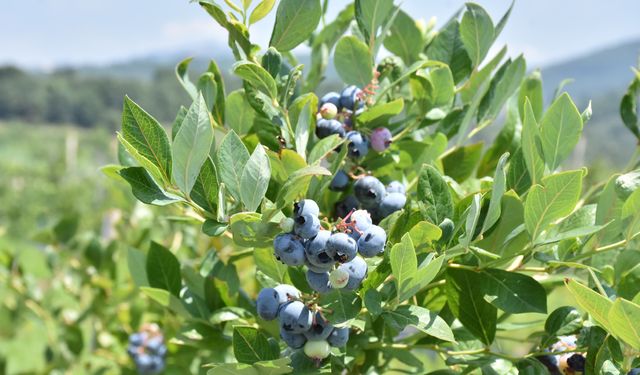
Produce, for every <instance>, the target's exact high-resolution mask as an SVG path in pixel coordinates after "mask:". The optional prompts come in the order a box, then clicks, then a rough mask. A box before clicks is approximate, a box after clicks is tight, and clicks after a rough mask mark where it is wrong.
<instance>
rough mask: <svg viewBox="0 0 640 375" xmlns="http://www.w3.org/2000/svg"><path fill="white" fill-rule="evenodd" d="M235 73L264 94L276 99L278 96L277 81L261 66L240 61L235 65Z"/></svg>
mask: <svg viewBox="0 0 640 375" xmlns="http://www.w3.org/2000/svg"><path fill="white" fill-rule="evenodd" d="M233 73H234V74H235V75H237V76H238V77H240V78H242V79H243V80H244V81H245V82H247V83H249V84H250V85H251V86H253V87H255V88H256V89H258V90H259V91H261V92H262V93H264V94H266V95H268V96H269V97H270V98H271V99H275V98H276V97H277V95H278V88H277V86H276V81H274V79H273V77H271V74H269V72H267V71H266V70H265V69H264V68H263V67H261V66H260V65H258V64H256V63H254V62H251V61H238V62H237V63H235V64H234V65H233Z"/></svg>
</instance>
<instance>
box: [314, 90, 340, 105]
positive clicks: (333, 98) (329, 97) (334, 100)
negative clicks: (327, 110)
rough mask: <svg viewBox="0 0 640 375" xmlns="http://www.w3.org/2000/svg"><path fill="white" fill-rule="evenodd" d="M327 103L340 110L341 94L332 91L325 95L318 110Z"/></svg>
mask: <svg viewBox="0 0 640 375" xmlns="http://www.w3.org/2000/svg"><path fill="white" fill-rule="evenodd" d="M326 103H331V104H333V105H335V106H336V107H337V108H340V94H338V93H337V92H335V91H331V92H328V93H326V94H324V96H323V97H322V98H320V102H319V103H318V109H320V108H322V106H323V105H324V104H326Z"/></svg>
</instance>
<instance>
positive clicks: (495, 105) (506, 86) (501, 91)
mask: <svg viewBox="0 0 640 375" xmlns="http://www.w3.org/2000/svg"><path fill="white" fill-rule="evenodd" d="M526 70H527V63H526V62H525V60H524V58H523V57H522V55H520V56H518V58H516V59H515V60H513V62H511V64H509V66H508V67H507V68H506V69H505V71H504V73H503V74H502V76H501V77H500V79H499V80H498V82H497V83H496V84H495V89H494V90H491V91H490V93H491V94H492V95H491V100H490V101H489V103H490V104H489V106H488V109H487V111H486V113H485V114H484V116H483V118H484V119H494V118H496V117H497V116H498V114H500V110H501V109H502V107H503V106H504V103H506V102H507V99H509V98H510V97H511V96H512V95H513V94H514V93H515V92H516V90H517V89H518V87H520V84H521V82H522V78H523V77H524V74H525V72H526Z"/></svg>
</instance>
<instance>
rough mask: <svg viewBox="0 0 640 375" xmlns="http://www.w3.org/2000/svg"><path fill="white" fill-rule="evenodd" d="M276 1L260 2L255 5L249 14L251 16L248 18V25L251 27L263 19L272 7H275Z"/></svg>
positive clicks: (264, 0) (263, 0) (266, 0)
mask: <svg viewBox="0 0 640 375" xmlns="http://www.w3.org/2000/svg"><path fill="white" fill-rule="evenodd" d="M275 3H276V0H262V1H261V2H260V3H259V4H258V5H256V7H255V9H254V10H253V12H251V16H249V25H253V24H254V23H256V22H258V21H260V20H261V19H263V18H265V17H266V16H267V14H269V12H271V9H273V6H274V5H275Z"/></svg>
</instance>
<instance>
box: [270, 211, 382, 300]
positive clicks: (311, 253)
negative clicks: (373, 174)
mask: <svg viewBox="0 0 640 375" xmlns="http://www.w3.org/2000/svg"><path fill="white" fill-rule="evenodd" d="M319 214H320V208H319V207H318V204H317V203H316V202H315V201H313V200H311V199H305V200H302V201H300V202H297V203H295V204H294V207H293V218H288V219H286V220H283V224H282V228H283V229H284V230H285V232H287V233H282V234H279V235H277V236H276V238H275V239H274V241H273V248H274V254H275V257H276V259H278V260H279V261H281V262H282V263H284V264H286V265H289V266H292V267H297V266H302V265H306V266H307V282H308V283H309V286H310V287H311V288H312V289H313V290H315V291H316V292H318V293H327V292H329V291H331V290H333V289H345V290H356V289H358V288H359V287H360V284H361V283H362V281H363V280H364V279H365V277H366V276H367V263H366V262H365V260H364V259H363V258H361V257H358V256H357V255H358V254H360V255H361V256H362V257H365V258H370V257H374V256H376V255H379V254H381V253H382V252H383V251H384V247H385V243H386V242H387V234H386V233H385V231H384V229H382V228H381V227H379V226H377V225H374V224H373V222H372V220H371V216H370V215H369V212H367V211H366V210H353V211H351V212H349V213H348V214H347V215H346V216H345V217H344V218H343V219H341V221H340V222H339V223H338V224H336V226H335V230H334V231H329V230H325V229H322V228H321V226H320V219H319V218H318V215H319Z"/></svg>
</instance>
